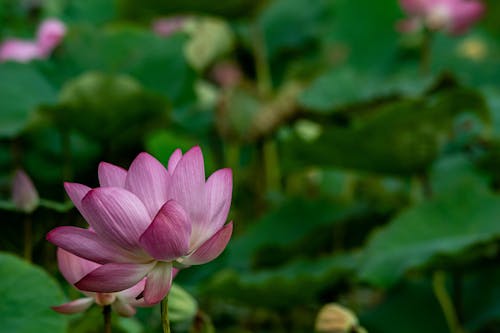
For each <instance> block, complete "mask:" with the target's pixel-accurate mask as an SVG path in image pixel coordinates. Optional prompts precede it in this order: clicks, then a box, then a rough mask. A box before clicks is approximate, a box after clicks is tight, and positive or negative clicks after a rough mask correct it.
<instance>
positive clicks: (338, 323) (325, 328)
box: [315, 303, 365, 333]
mask: <svg viewBox="0 0 500 333" xmlns="http://www.w3.org/2000/svg"><path fill="white" fill-rule="evenodd" d="M315 326H316V331H318V332H321V333H349V332H365V330H364V329H363V328H361V327H360V326H359V325H358V318H357V317H356V315H355V314H354V313H353V312H352V311H351V310H349V309H347V308H345V307H343V306H340V305H338V304H335V303H330V304H327V305H325V306H323V308H321V310H320V311H319V313H318V317H317V318H316V325H315Z"/></svg>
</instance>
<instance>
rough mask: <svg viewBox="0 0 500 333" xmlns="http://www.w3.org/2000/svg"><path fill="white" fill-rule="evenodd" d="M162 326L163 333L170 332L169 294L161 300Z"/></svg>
mask: <svg viewBox="0 0 500 333" xmlns="http://www.w3.org/2000/svg"><path fill="white" fill-rule="evenodd" d="M161 326H162V327H163V333H170V322H169V320H168V295H167V296H165V298H164V299H163V300H162V301H161Z"/></svg>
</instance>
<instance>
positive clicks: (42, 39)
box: [0, 19, 66, 62]
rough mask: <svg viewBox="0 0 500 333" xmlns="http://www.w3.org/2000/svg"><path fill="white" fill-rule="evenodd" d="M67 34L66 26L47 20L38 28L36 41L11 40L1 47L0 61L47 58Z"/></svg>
mask: <svg viewBox="0 0 500 333" xmlns="http://www.w3.org/2000/svg"><path fill="white" fill-rule="evenodd" d="M65 34H66V26H65V25H64V23H63V22H61V21H59V20H56V19H47V20H45V21H43V22H42V23H41V24H40V26H39V27H38V31H37V38H36V40H24V39H17V38H10V39H7V40H5V41H4V42H3V43H2V44H1V45H0V61H7V60H14V61H17V62H29V61H31V60H33V59H44V58H47V57H48V56H49V55H50V54H51V53H52V50H53V49H54V48H55V47H57V45H59V44H60V43H61V41H62V39H63V38H64V35H65Z"/></svg>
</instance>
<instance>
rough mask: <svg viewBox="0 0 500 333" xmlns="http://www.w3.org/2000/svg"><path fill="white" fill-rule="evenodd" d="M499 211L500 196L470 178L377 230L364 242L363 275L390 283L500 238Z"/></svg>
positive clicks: (361, 276)
mask: <svg viewBox="0 0 500 333" xmlns="http://www.w3.org/2000/svg"><path fill="white" fill-rule="evenodd" d="M498 216H500V197H498V196H496V195H493V194H492V193H490V192H488V191H487V189H485V188H484V187H483V186H475V185H474V184H472V185H471V184H469V183H467V182H466V183H465V184H463V185H462V186H457V187H455V188H454V189H453V190H452V191H449V192H447V193H442V194H440V195H437V196H436V197H435V198H433V199H431V200H429V201H428V202H424V203H422V204H420V205H417V206H415V207H413V208H410V209H408V210H407V211H405V212H403V213H401V214H400V215H399V216H398V217H396V218H395V219H394V220H393V221H391V222H390V224H389V225H387V226H386V227H384V228H382V229H380V230H378V232H376V233H375V234H374V235H373V237H372V238H371V239H370V240H369V242H368V244H367V245H366V247H365V248H364V252H365V255H364V258H363V260H362V264H361V266H360V268H359V276H360V278H361V279H362V280H364V281H368V282H371V283H374V284H377V285H390V284H392V283H395V282H396V281H397V280H398V279H399V278H400V277H401V276H402V275H403V274H404V273H405V272H407V271H408V270H410V269H415V268H419V267H422V266H425V265H426V264H430V263H432V261H433V259H434V258H437V257H439V258H440V259H441V260H443V259H446V258H449V259H450V260H451V261H452V262H453V261H457V260H460V255H461V254H462V253H464V252H465V251H466V249H468V248H470V247H472V246H475V245H480V244H483V243H486V242H489V241H492V240H495V239H499V238H500V224H499V223H498ZM468 255H469V256H470V255H473V253H469V254H468ZM478 255H481V253H478Z"/></svg>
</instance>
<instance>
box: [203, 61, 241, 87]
mask: <svg viewBox="0 0 500 333" xmlns="http://www.w3.org/2000/svg"><path fill="white" fill-rule="evenodd" d="M211 76H212V78H213V79H214V81H215V82H216V83H217V84H218V85H219V86H221V87H226V88H228V87H234V86H237V85H238V84H239V83H240V82H241V81H242V79H243V73H242V72H241V69H240V67H239V66H238V64H237V63H234V62H231V61H221V62H218V63H216V64H215V65H214V66H213V68H212V71H211Z"/></svg>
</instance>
